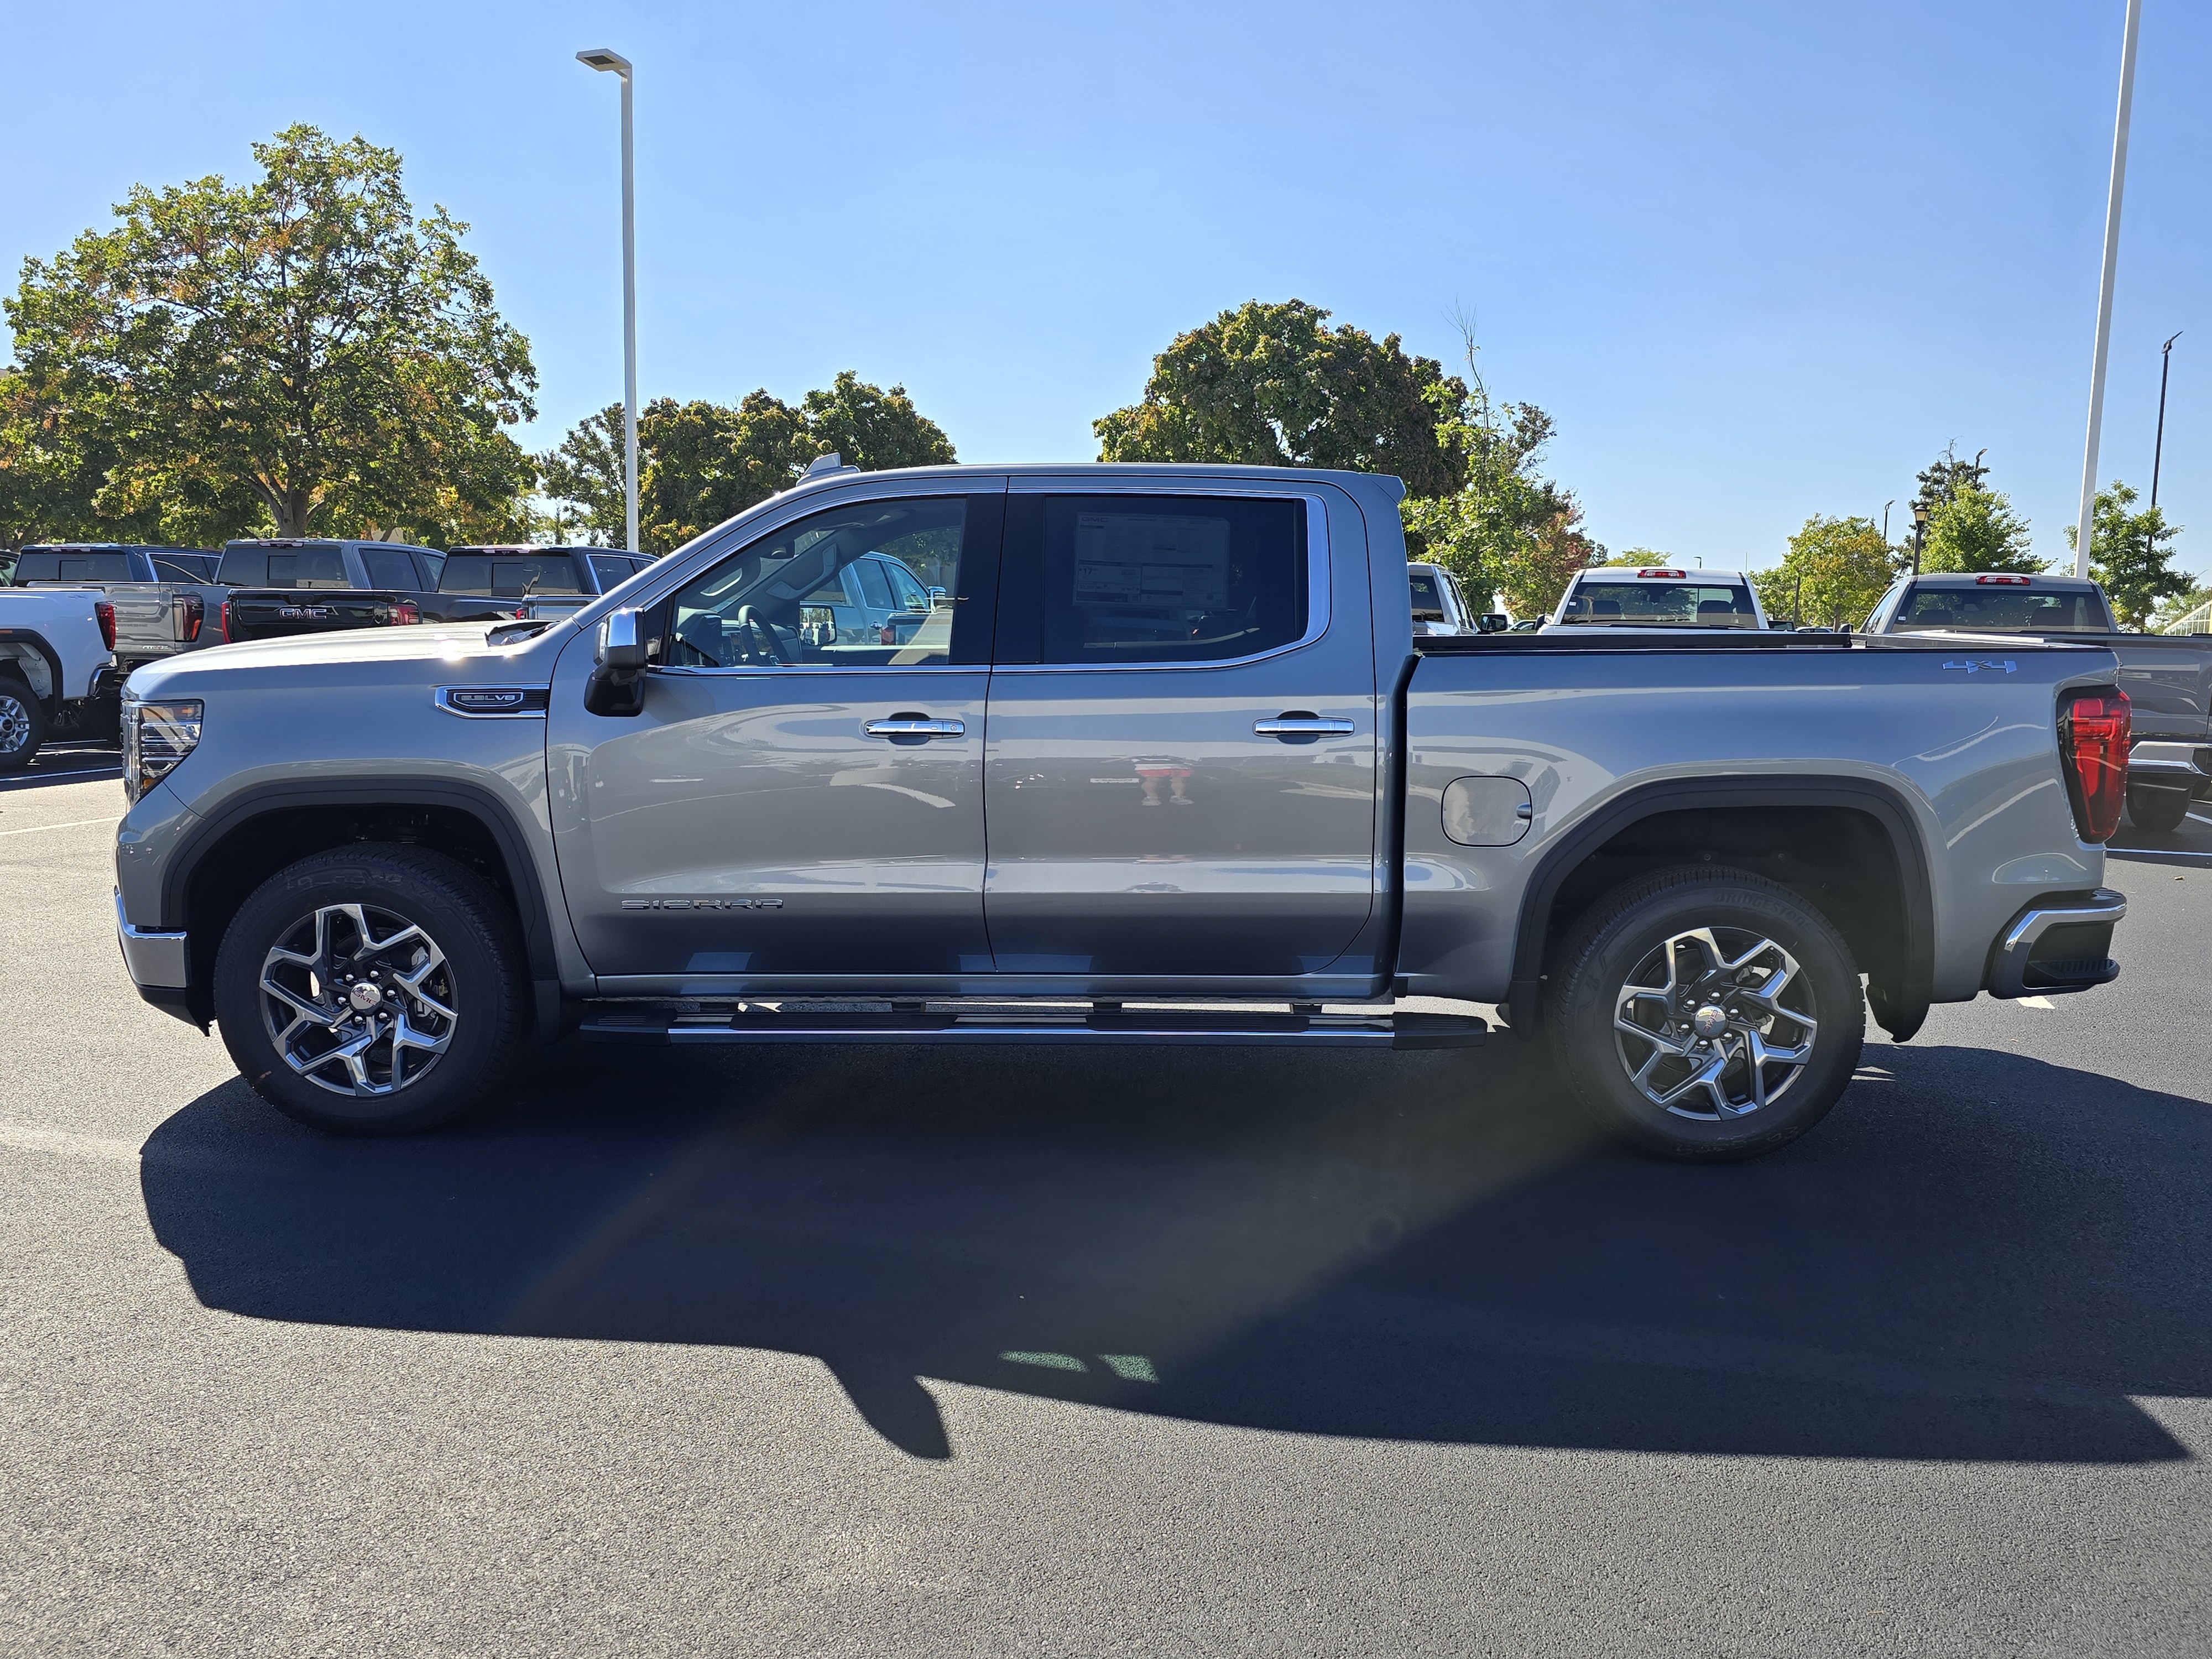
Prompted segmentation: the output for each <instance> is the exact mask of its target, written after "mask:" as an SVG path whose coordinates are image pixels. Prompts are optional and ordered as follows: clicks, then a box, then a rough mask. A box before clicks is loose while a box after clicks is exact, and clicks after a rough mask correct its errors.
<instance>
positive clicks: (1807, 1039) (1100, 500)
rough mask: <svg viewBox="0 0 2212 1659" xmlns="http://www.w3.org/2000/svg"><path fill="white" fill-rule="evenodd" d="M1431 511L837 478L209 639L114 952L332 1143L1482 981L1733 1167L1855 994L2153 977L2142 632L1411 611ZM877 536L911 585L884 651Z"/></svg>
mask: <svg viewBox="0 0 2212 1659" xmlns="http://www.w3.org/2000/svg"><path fill="white" fill-rule="evenodd" d="M1401 493H1402V492H1401V488H1400V486H1399V485H1398V483H1397V482H1396V481H1395V480H1393V479H1389V478H1383V477H1373V476H1368V475H1359V474H1349V473H1336V472H1323V471H1291V470H1273V469H1259V468H1239V467H1168V466H1159V467H1142V466H1138V467H1125V466H1090V467H1085V466H1065V467H1033V468H966V467H945V468H931V469H923V470H918V471H905V472H883V473H871V474H865V475H854V474H847V475H843V476H832V477H823V478H819V479H814V480H810V481H808V482H806V483H802V484H801V485H800V486H799V488H797V489H793V490H792V491H791V492H788V493H787V494H786V495H780V496H778V497H776V498H775V499H774V500H772V501H767V502H764V503H763V504H761V505H760V506H758V507H755V508H753V509H752V510H750V512H748V513H744V514H741V515H740V516H739V517H738V518H736V519H734V520H731V521H730V522H729V523H727V524H726V525H723V526H720V527H719V528H718V529H716V530H714V531H713V532H708V534H707V535H704V536H702V537H701V538H698V539H697V540H696V541H695V542H693V543H692V544H690V546H688V547H686V548H684V549H681V550H678V551H677V552H676V553H674V554H671V555H670V556H667V557H665V558H664V559H662V560H660V561H659V562H656V563H655V564H653V566H651V567H650V568H648V569H647V570H645V571H643V572H641V573H640V574H637V575H636V576H635V577H633V578H632V579H630V580H628V581H626V582H624V583H623V585H622V586H620V587H619V588H617V590H616V591H614V592H610V593H605V594H600V595H598V596H595V597H593V598H592V599H590V600H589V602H588V603H586V604H585V605H581V606H580V608H578V609H576V610H574V611H569V612H568V613H567V614H563V615H558V616H547V617H532V618H526V619H518V620H509V621H505V622H500V621H483V620H478V621H473V622H466V623H442V624H426V625H424V626H421V627H415V628H399V629H372V630H356V631H353V632H350V633H340V634H331V635H323V636H319V637H313V636H303V635H293V636H290V637H283V638H276V639H270V640H264V641H251V642H246V643H240V644H234V645H231V646H228V647H217V648H214V649H209V650H203V651H197V652H193V653H180V654H177V655H173V656H171V657H168V658H167V659H163V660H161V661H159V662H155V663H152V664H149V665H146V666H143V667H142V668H140V669H139V670H137V671H136V672H135V673H134V674H133V675H132V677H131V682H130V685H129V687H128V690H127V691H126V693H125V702H124V731H123V737H124V743H125V792H126V794H127V796H128V798H129V800H130V811H129V812H128V815H127V816H126V817H125V818H124V820H123V821H122V823H121V824H120V825H119V827H118V834H117V842H116V908H117V925H118V933H119V937H120V939H121V942H122V948H123V953H124V957H125V961H126V963H128V964H129V969H130V972H131V977H132V979H133V981H135V982H136V984H137V987H138V988H139V990H140V993H141V994H142V995H143V996H144V997H145V998H146V1000H149V1002H151V1003H153V1004H154V1005H155V1006H159V1007H161V1008H163V1009H165V1010H167V1011H168V1012H171V1013H173V1014H175V1015H176V1016H177V1017H178V1018H179V1019H181V1020H183V1021H185V1022H186V1023H188V1024H191V1025H194V1026H196V1027H198V1028H200V1029H201V1030H206V1029H207V1028H208V1027H209V1025H210V1024H215V1025H216V1026H217V1027H219V1029H220V1031H221V1035H222V1041H223V1042H225V1044H226V1045H227V1046H228V1048H229V1050H230V1053H231V1054H232V1056H233V1058H234V1060H235V1062H236V1063H237V1065H238V1066H239V1068H240V1072H241V1073H243V1074H244V1075H245V1076H246V1078H247V1079H249V1080H250V1081H251V1083H252V1086H253V1087H254V1088H255V1089H256V1090H257V1091H259V1092H260V1093H261V1094H262V1095H263V1097H264V1098H266V1099H267V1100H268V1101H269V1102H270V1103H271V1104H273V1105H274V1106H275V1107H276V1108H277V1109H279V1110H281V1111H283V1112H285V1113H287V1114H289V1115H292V1116H294V1117H295V1118H297V1119H300V1120H301V1121H305V1122H307V1123H311V1124H313V1125H316V1126H318V1127H322V1128H324V1129H326V1130H330V1131H333V1132H337V1133H394V1132H399V1131H404V1130H410V1129H418V1128H422V1127H428V1126H430V1125H433V1124H435V1123H439V1122H442V1121H447V1120H448V1119H450V1118H452V1117H453V1116H455V1115H458V1114H459V1113H461V1112H463V1111H465V1110H466V1109H468V1108H469V1107H470V1106H471V1105H472V1104H473V1103H476V1102H477V1101H478V1100H480V1099H482V1098H483V1097H484V1096H485V1094H486V1093H487V1092H488V1091H490V1090H491V1089H493V1088H494V1087H495V1085H496V1083H497V1081H498V1079H500V1077H501V1075H502V1073H504V1071H505V1070H506V1068H507V1066H509V1064H510V1063H511V1062H512V1061H513V1058H514V1056H515V1054H516V1053H517V1051H518V1049H519V1048H520V1045H522V1044H523V1043H525V1042H529V1041H532V1039H533V1038H534V1039H535V1040H537V1041H539V1042H552V1041H555V1040H556V1039H559V1038H561V1037H562V1036H566V1035H568V1034H569V1033H571V1032H575V1031H578V1030H580V1032H581V1033H582V1035H583V1036H584V1037H585V1038H586V1040H590V1041H594V1042H617V1043H626V1044H634V1045H678V1046H691V1045H698V1044H764V1043H790V1042H900V1043H921V1044H944V1043H979V1042H980V1043H1051V1044H1060V1045H1073V1046H1076V1047H1084V1046H1097V1045H1103V1044H1112V1043H1144V1044H1152V1045H1159V1046H1163V1047H1166V1046H1174V1045H1178V1044H1190V1043H1254V1044H1273V1045H1279V1046H1291V1047H1304V1046H1330V1045H1334V1046H1352V1047H1363V1046H1379V1047H1397V1048H1407V1047H1413V1048H1442V1047H1473V1046H1478V1045H1480V1043H1481V1042H1483V1041H1484V1040H1485V1039H1486V1037H1487V1036H1490V1035H1491V1031H1492V1026H1491V1024H1490V1021H1489V1019H1487V1018H1483V1017H1480V1015H1468V1016H1456V1017H1455V1016H1441V1015H1424V1014H1417V1013H1413V1012H1407V1010H1405V1009H1404V1008H1403V1007H1402V1006H1400V1005H1401V1003H1402V1000H1404V999H1407V998H1413V997H1441V998H1446V999H1454V1000H1461V1001H1463V1002H1468V1003H1473V1004H1477V1005H1487V1006H1494V1007H1495V1008H1496V1009H1497V1011H1498V1013H1497V1018H1499V1019H1501V1020H1502V1021H1503V1023H1504V1025H1505V1026H1506V1027H1507V1028H1508V1029H1509V1030H1510V1032H1511V1034H1512V1036H1514V1037H1515V1038H1516V1040H1528V1041H1534V1042H1540V1043H1542V1044H1544V1045H1546V1046H1547V1050H1548V1053H1549V1054H1550V1056H1551V1060H1552V1062H1553V1064H1554V1065H1555V1066H1556V1067H1557V1068H1558V1071H1559V1075H1560V1077H1561V1079H1562V1080H1563V1083H1564V1084H1565V1090H1566V1092H1567V1093H1568V1094H1569V1095H1571V1097H1573V1098H1575V1099H1577V1100H1578V1101H1580V1102H1581V1103H1583V1106H1585V1107H1586V1108H1587V1109H1589V1110H1590V1111H1592V1112H1593V1113H1595V1115H1597V1116H1598V1117H1599V1118H1600V1119H1601V1121H1604V1122H1605V1123H1607V1125H1609V1126H1610V1127H1613V1129H1615V1130H1617V1131H1619V1132H1620V1133H1623V1134H1626V1135H1627V1136H1629V1137H1630V1138H1632V1139H1635V1140H1637V1141H1638V1142H1639V1143H1640V1144H1642V1145H1644V1146H1646V1147H1648V1148H1650V1149H1651V1150H1653V1151H1655V1152H1659V1153H1662V1154H1663V1155H1667V1156H1671V1157H1676V1158H1708V1159H1709V1158H1737V1157H1743V1156H1747V1155H1749V1154H1752V1153H1756V1152H1763V1151H1765V1150H1767V1149H1769V1148H1771V1147H1773V1146H1778V1145H1780V1144H1781V1143H1783V1142H1784V1141H1786V1140H1788V1139H1790V1138H1792V1137H1793V1136H1795V1135H1796V1134H1798V1133H1802V1131H1803V1130H1805V1129H1806V1128H1807V1127H1809V1126H1810V1125H1812V1124H1813V1123H1814V1122H1815V1121H1818V1120H1819V1119H1820V1116H1821V1115H1823V1114H1825V1113H1826V1111H1827V1110H1828V1109H1829V1108H1830V1106H1831V1105H1832V1103H1834V1101H1835V1100H1836V1098H1837V1097H1838V1095H1839V1094H1840V1093H1841V1092H1842V1091H1843V1090H1844V1086H1845V1085H1846V1084H1847V1083H1848V1082H1849V1080H1850V1076H1851V1073H1852V1069H1853V1066H1854V1065H1855V1063H1856V1061H1857V1055H1858V1052H1859V1047H1860V1042H1861V1037H1862V1033H1863V1023H1864V1018H1865V1011H1866V1010H1867V1009H1869V1008H1870V1009H1871V1011H1872V1012H1873V1015H1874V1017H1875V1019H1876V1020H1877V1021H1879V1022H1880V1023H1881V1025H1882V1026H1883V1027H1884V1028H1885V1029H1886V1030H1888V1031H1889V1032H1890V1033H1891V1035H1892V1036H1893V1037H1895V1038H1897V1039H1899V1040H1900V1041H1901V1040H1904V1039H1906V1038H1909V1037H1910V1036H1911V1035H1912V1034H1913V1033H1914V1031H1915V1030H1917V1029H1918V1027H1919V1025H1920V1024H1921V1022H1922V1020H1923V1018H1924V1017H1925V1015H1926V1012H1927V1011H1928V1009H1929V1006H1931V1005H1932V1004H1934V1003H1936V1002H1943V1001H1958V1000H1966V999H1971V998H1973V997H1975V996H1978V995H1979V994H1982V993H1983V992H1985V991H1986V992H1988V993H1990V994H1992V995H1995V996H1998V997H2019V996H2022V995H2027V994H2037V995H2054V994H2070V993H2075V992H2081V991H2085V990H2087V989H2089V988H2091V987H2095V986H2098V985H2101V984H2103V983H2106V982H2107V981H2110V980H2111V979H2112V978H2113V977H2114V976H2115V975H2117V974H2118V966H2117V964H2116V963H2114V962H2113V960H2112V952H2111V942H2112V932H2113V927H2114V924H2115V923H2117V922H2118V921H2119V920H2120V918H2121V917H2122V916H2123V915H2124V912H2125V902H2124V899H2123V898H2122V896H2120V895H2119V894H2118V893H2116V892H2114V891H2112V890H2109V889H2108V888H2106V886H2105V885H2104V877H2105V854H2104V842H2106V839H2107V838H2108V837H2109V836H2111V835H2112V833H2113V830H2114V829H2115V828H2116V827H2117V825H2118V822H2119V818H2120V811H2121V802H2122V799H2123V796H2124V792H2125V789H2126V787H2127V778H2128V771H2127V766H2128V755H2129V746H2130V699H2129V696H2128V695H2127V693H2126V692H2125V691H2124V690H2123V689H2122V687H2121V684H2120V683H2119V674H2120V666H2119V663H2118V660H2117V659H2116V657H2115V655H2114V653H2113V650H2112V647H2111V644H2110V642H2109V641H2105V640H2101V639H2089V638H2085V639H2081V640H2072V639H2064V638H2060V637H2058V636H2057V635H2051V636H2049V637H2045V638H2032V637H2028V636H2025V635H2019V636H2007V639H2006V642H2005V643H2004V644H2003V645H2002V648H2001V649H1989V650H1984V649H1983V648H1981V647H1978V646H1976V645H1974V644H1972V642H1971V641H1968V642H1966V643H1965V644H1962V643H1961V639H1960V636H1956V635H1949V634H1945V633H1915V632H1912V631H1910V630H1907V631H1905V632H1902V633H1899V632H1896V631H1894V630H1892V631H1888V632H1880V631H1877V632H1875V633H1871V634H1868V635H1857V636H1854V635H1796V634H1792V633H1788V632H1784V631H1779V630H1775V629H1763V628H1757V627H1750V628H1747V627H1742V626H1740V625H1737V624H1735V623H1730V624H1729V625H1728V626H1726V627H1721V626H1696V625H1693V626H1689V627H1682V628H1668V627H1664V626H1647V627H1634V628H1623V629H1613V628H1607V627H1589V628H1581V627H1575V628H1562V629H1556V630H1554V631H1549V632H1537V633H1512V632H1503V631H1496V630H1495V629H1493V630H1492V631H1487V632H1486V631H1483V630H1482V629H1481V627H1480V624H1478V625H1477V627H1476V629H1474V631H1472V632H1462V633H1455V634H1440V633H1434V632H1429V633H1423V634H1418V635H1417V634H1416V633H1415V631H1414V621H1413V610H1414V605H1413V584H1412V578H1411V577H1410V576H1409V570H1408V560H1407V549H1406V545H1405V541H1404V538H1403V536H1402V533H1401V530H1400V520H1399V513H1398V501H1399V498H1400V495H1401ZM889 564H895V565H896V567H897V568H902V569H904V570H907V571H908V572H909V573H910V574H913V575H914V577H915V580H916V582H917V583H918V585H919V586H921V589H922V598H923V599H925V600H926V601H927V605H926V608H924V609H921V610H920V611H905V610H902V611H897V612H893V613H886V616H887V620H885V621H884V622H882V623H875V622H874V621H873V620H872V618H873V616H874V613H872V612H871V611H867V610H866V606H865V604H864V603H862V601H865V600H866V598H867V595H868V593H869V592H870V584H869V581H868V579H867V576H866V573H867V572H868V571H870V570H873V571H875V572H876V573H877V574H879V575H881V574H884V572H885V570H886V568H887V565H889ZM856 573H857V574H856ZM1655 580H1658V579H1655ZM856 595H858V596H859V597H858V599H856V598H855V596H856ZM1670 603H1671V602H1670ZM1703 605H1705V600H1703V599H1699V600H1698V601H1696V602H1695V606H1694V607H1693V608H1692V612H1691V616H1692V621H1693V623H1694V621H1695V619H1696V617H1698V616H1699V614H1700V613H1701V611H1702V607H1703ZM1440 608H1441V607H1440ZM1732 608H1733V607H1732ZM1993 664H2000V665H2001V666H1992V665H1993ZM1159 1005H1176V1006H1159ZM1255 1007H1257V1008H1258V1009H1259V1010H1260V1012H1255ZM871 1010H872V1012H871Z"/></svg>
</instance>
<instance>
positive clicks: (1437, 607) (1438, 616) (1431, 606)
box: [1406, 570, 1444, 622]
mask: <svg viewBox="0 0 2212 1659" xmlns="http://www.w3.org/2000/svg"><path fill="white" fill-rule="evenodd" d="M1406 580H1407V582H1408V583H1409V584H1410V585H1411V586H1412V587H1413V620H1414V621H1415V622H1442V621H1443V619H1444V599H1443V594H1442V593H1440V592H1437V579H1436V578H1435V577H1434V576H1431V574H1429V573H1428V572H1427V571H1425V570H1413V571H1409V572H1407V576H1406Z"/></svg>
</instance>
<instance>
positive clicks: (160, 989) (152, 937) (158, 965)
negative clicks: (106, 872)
mask: <svg viewBox="0 0 2212 1659" xmlns="http://www.w3.org/2000/svg"><path fill="white" fill-rule="evenodd" d="M115 938H116V942H117V943H118V945H121V946H122V947H123V966H124V968H125V971H127V972H128V973H129V974H130V975H131V983H132V984H133V985H135V986H137V987H138V994H139V995H140V996H142V997H143V998H144V999H145V1000H147V1001H149V1002H150V1003H152V1004H153V1005H154V1006H155V1007H156V1008H159V1009H160V1010H161V1012H163V1013H166V1014H174V1015H175V1016H176V1017H177V1018H179V1019H181V1020H185V1021H187V1022H191V1014H190V1013H188V1012H186V1011H185V993H186V989H187V987H189V986H190V984H191V974H190V970H189V968H188V965H187V964H188V962H189V957H188V956H187V953H186V950H185V939H186V936H185V934H183V933H162V932H159V931H157V930H155V929H153V928H150V927H132V926H131V922H130V919H129V918H128V917H126V916H125V915H124V914H123V894H122V892H121V890H119V889H118V890H117V892H116V895H115Z"/></svg>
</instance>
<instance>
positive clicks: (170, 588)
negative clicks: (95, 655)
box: [9, 542, 228, 676]
mask: <svg viewBox="0 0 2212 1659" xmlns="http://www.w3.org/2000/svg"><path fill="white" fill-rule="evenodd" d="M216 557H217V556H216V555H215V554H213V553H210V552H208V551H206V550H204V549H200V548H192V547H138V546H130V545H126V544H120V543H110V542H66V543H64V542H49V543H45V544H39V545H35V546H31V547H27V548H25V549H24V550H22V552H21V554H19V555H18V556H16V560H15V571H14V573H13V574H12V575H10V577H9V581H10V583H11V584H12V585H13V586H17V587H90V588H96V589H97V590H98V591H99V592H100V594H101V595H102V596H103V597H104V598H105V599H106V600H107V603H108V606H109V610H108V614H107V619H106V626H107V629H108V631H109V633H110V634H111V635H112V639H111V640H110V641H109V642H108V643H109V646H110V648H112V650H113V652H114V653H115V661H116V665H117V668H118V671H120V672H121V673H122V674H124V675H125V676H128V675H129V674H130V672H131V670H133V669H135V668H137V667H138V666H139V665H141V664H143V663H149V662H153V661H155V660H157V659H160V658H162V657H173V656H175V655H176V654H177V653H179V652H183V651H193V650H197V649H198V648H199V647H202V646H204V645H212V644H214V643H215V642H216V634H217V622H218V618H219V617H220V616H221V613H222V601H223V596H224V594H225V593H226V592H228V590H227V589H225V588H222V587H221V586H216V582H215V566H216Z"/></svg>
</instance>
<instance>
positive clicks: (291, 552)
mask: <svg viewBox="0 0 2212 1659" xmlns="http://www.w3.org/2000/svg"><path fill="white" fill-rule="evenodd" d="M268 585H269V586H271V587H350V586H353V584H352V583H351V582H349V581H348V580H346V568H345V554H344V552H343V550H341V549H339V548H337V547H272V548H270V550H269V584H268Z"/></svg>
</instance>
